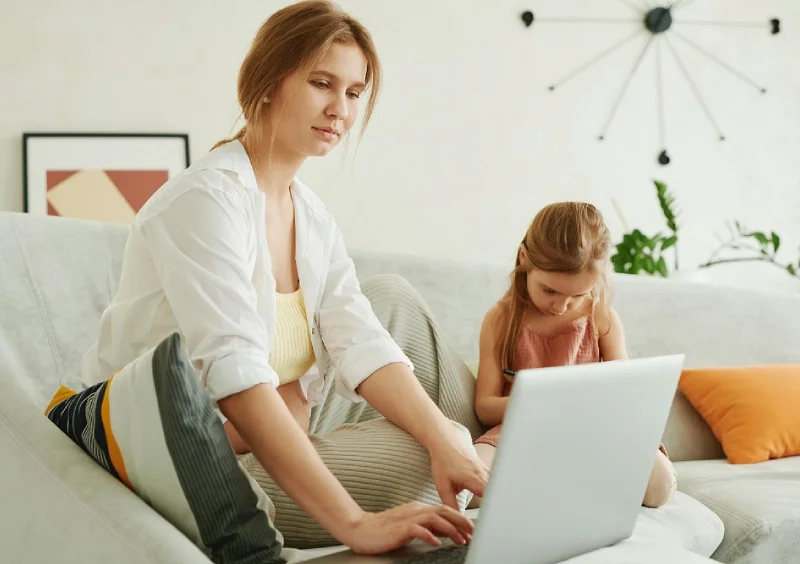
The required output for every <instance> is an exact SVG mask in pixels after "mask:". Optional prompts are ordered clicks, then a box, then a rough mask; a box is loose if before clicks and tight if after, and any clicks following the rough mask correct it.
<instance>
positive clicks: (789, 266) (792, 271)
mask: <svg viewBox="0 0 800 564" xmlns="http://www.w3.org/2000/svg"><path fill="white" fill-rule="evenodd" d="M786 270H788V271H789V274H791V275H792V276H797V270H796V269H795V267H794V265H793V264H787V265H786Z"/></svg>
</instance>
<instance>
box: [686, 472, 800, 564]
mask: <svg viewBox="0 0 800 564" xmlns="http://www.w3.org/2000/svg"><path fill="white" fill-rule="evenodd" d="M675 467H676V469H677V471H678V487H679V488H680V490H681V491H683V492H685V493H687V494H689V495H690V496H692V497H694V498H696V499H698V500H699V501H701V502H703V503H704V504H705V505H707V506H708V507H710V508H711V509H712V510H713V511H714V512H715V513H717V514H718V515H719V516H720V517H721V518H722V521H723V523H724V524H725V536H724V539H723V541H722V544H721V545H720V546H719V548H718V549H717V550H716V552H715V553H714V555H713V557H714V558H715V559H716V560H719V561H721V562H726V563H728V564H756V563H758V564H761V563H769V564H796V563H797V562H800V457H793V458H784V459H780V460H770V461H768V462H762V463H759V464H740V465H737V464H729V463H728V462H727V461H725V460H707V461H691V462H681V463H678V464H676V465H675Z"/></svg>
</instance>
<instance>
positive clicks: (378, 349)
mask: <svg viewBox="0 0 800 564" xmlns="http://www.w3.org/2000/svg"><path fill="white" fill-rule="evenodd" d="M396 362H399V363H401V364H405V365H406V366H408V367H409V368H410V369H411V370H414V365H413V364H412V363H411V361H410V360H409V359H408V357H407V356H406V355H405V353H403V351H402V350H401V349H400V347H398V346H397V343H395V342H394V340H393V339H392V338H391V337H381V338H378V339H373V340H371V341H368V342H366V343H359V344H357V345H353V346H352V347H350V348H349V349H347V350H346V351H345V352H344V354H343V355H342V357H341V358H340V359H339V364H338V366H337V367H336V382H335V385H336V393H337V394H339V395H340V396H342V397H343V398H346V399H348V400H350V401H352V402H355V403H360V402H362V401H364V398H362V397H361V396H360V395H358V393H357V392H356V388H358V386H360V385H361V383H362V382H363V381H364V380H366V379H367V378H369V377H370V376H372V374H374V373H375V372H376V371H378V370H380V369H381V368H383V367H384V366H387V365H389V364H393V363H396Z"/></svg>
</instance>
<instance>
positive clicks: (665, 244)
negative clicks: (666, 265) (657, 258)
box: [661, 235, 678, 251]
mask: <svg viewBox="0 0 800 564" xmlns="http://www.w3.org/2000/svg"><path fill="white" fill-rule="evenodd" d="M677 242H678V237H677V236H675V235H672V236H670V237H666V238H664V240H663V241H662V242H661V250H662V251H666V250H667V249H669V248H670V247H671V246H673V245H674V244H675V243H677Z"/></svg>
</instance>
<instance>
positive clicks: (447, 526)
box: [425, 513, 467, 544]
mask: <svg viewBox="0 0 800 564" xmlns="http://www.w3.org/2000/svg"><path fill="white" fill-rule="evenodd" d="M425 526H426V527H427V528H428V529H429V530H430V531H432V532H433V533H434V534H435V535H436V536H437V537H448V538H449V539H450V540H451V541H453V542H454V543H456V544H466V543H467V539H466V537H465V535H466V533H463V534H462V533H461V532H459V530H458V529H457V528H456V526H455V525H454V524H453V523H451V522H450V521H448V520H447V519H445V518H444V517H442V516H441V515H438V514H436V513H429V514H428V515H427V519H426V520H425Z"/></svg>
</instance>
